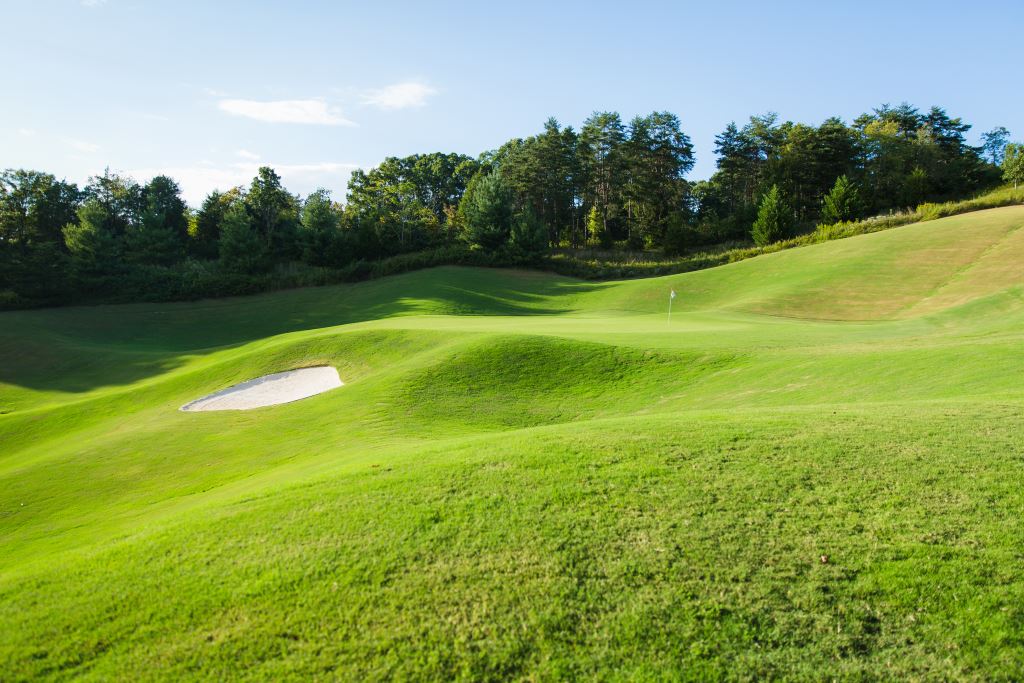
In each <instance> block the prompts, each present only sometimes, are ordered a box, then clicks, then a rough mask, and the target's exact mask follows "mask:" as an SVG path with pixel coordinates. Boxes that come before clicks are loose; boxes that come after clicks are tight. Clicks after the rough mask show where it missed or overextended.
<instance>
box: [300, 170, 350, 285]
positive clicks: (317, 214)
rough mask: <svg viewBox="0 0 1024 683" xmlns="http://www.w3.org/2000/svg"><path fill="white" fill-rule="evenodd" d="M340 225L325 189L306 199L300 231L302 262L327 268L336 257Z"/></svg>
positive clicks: (329, 195)
mask: <svg viewBox="0 0 1024 683" xmlns="http://www.w3.org/2000/svg"><path fill="white" fill-rule="evenodd" d="M339 224H340V215H339V212H338V210H337V209H336V208H335V206H334V202H332V201H331V193H330V192H329V191H328V190H325V189H323V188H320V189H318V190H316V191H315V192H313V193H312V194H310V195H309V196H308V197H306V201H305V202H304V203H303V205H302V215H301V227H300V232H299V242H300V244H301V246H302V260H303V261H305V262H306V263H309V264H310V265H314V266H326V265H330V264H331V262H332V261H333V260H334V257H335V250H336V246H337V243H338V238H339V232H338V227H339Z"/></svg>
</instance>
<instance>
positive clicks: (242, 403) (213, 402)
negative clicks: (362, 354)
mask: <svg viewBox="0 0 1024 683" xmlns="http://www.w3.org/2000/svg"><path fill="white" fill-rule="evenodd" d="M344 385H345V383H344V382H342V381H341V377H339V376H338V370H337V369H336V368H334V367H332V366H330V365H318V366H314V367H309V368H298V369H295V370H286V371H285V372H275V373H272V374H269V375H263V376H262V377H257V378H255V379H250V380H247V381H245V382H240V383H239V384H235V385H232V386H230V387H228V388H226V389H221V390H220V391H215V392H214V393H212V394H207V395H206V396H203V397H201V398H197V399H195V400H194V401H189V402H188V403H186V404H185V405H183V406H181V408H179V409H178V410H180V411H182V412H186V413H195V412H210V411H215V410H252V409H254V408H265V407H268V406H276V405H282V404H284V403H293V402H295V401H301V400H302V399H305V398H310V397H311V396H316V395H317V394H322V393H324V392H326V391H330V390H332V389H337V388H338V387H341V386H344Z"/></svg>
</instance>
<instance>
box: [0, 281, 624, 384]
mask: <svg viewBox="0 0 1024 683" xmlns="http://www.w3.org/2000/svg"><path fill="white" fill-rule="evenodd" d="M607 286H608V285H606V284H602V283H592V282H580V281H577V280H571V279H568V278H563V277H559V276H553V275H550V274H546V273H537V272H531V271H514V270H500V269H487V268H468V267H456V266H447V267H440V268H433V269H429V270H424V271H417V272H413V273H407V274H404V275H399V276H395V277H389V278H383V279H380V280H373V281H369V282H362V283H358V284H352V285H335V286H328V287H312V288H303V289H294V290H288V291H281V292H274V293H269V294H260V295H255V296H248V297H233V298H226V299H209V300H203V301H197V302H181V303H165V304H123V305H103V306H86V307H75V308H60V309H48V310H33V311H14V312H9V313H0V383H3V384H10V385H15V386H19V387H24V388H27V389H32V390H37V391H61V392H68V393H82V392H87V391H90V390H93V389H96V388H99V387H105V386H122V385H126V384H131V383H134V382H136V381H139V380H141V379H144V378H147V377H152V376H155V375H159V374H162V373H165V372H168V371H170V370H173V369H175V368H176V367H179V366H180V365H182V364H183V363H184V361H185V356H187V355H192V356H194V355H197V354H205V353H210V352H211V351H214V350H217V349H222V348H225V347H230V346H238V345H242V344H246V343H249V342H253V341H256V340H259V339H264V338H267V337H272V336H274V335H278V334H284V333H288V332H298V331H302V330H312V329H318V328H323V327H331V326H335V325H343V324H350V323H356V322H364V321H369V320H378V319H382V318H391V317H396V316H403V315H556V314H560V313H568V312H570V311H572V310H573V308H572V306H573V303H574V299H575V297H576V296H578V295H580V294H585V293H587V292H592V291H595V290H598V289H602V288H604V287H607ZM2 403H4V401H3V392H2V389H0V404H2Z"/></svg>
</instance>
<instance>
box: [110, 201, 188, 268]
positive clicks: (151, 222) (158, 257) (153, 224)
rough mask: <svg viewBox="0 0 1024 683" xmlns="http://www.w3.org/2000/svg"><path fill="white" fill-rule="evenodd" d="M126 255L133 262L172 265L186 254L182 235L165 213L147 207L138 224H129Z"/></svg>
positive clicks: (125, 239)
mask: <svg viewBox="0 0 1024 683" xmlns="http://www.w3.org/2000/svg"><path fill="white" fill-rule="evenodd" d="M124 246H125V256H126V258H127V259H128V260H129V261H132V262H133V263H145V264H150V265H163V266H166V265H170V264H172V263H174V262H175V261H178V260H180V259H181V257H182V256H183V255H184V249H183V245H182V243H181V237H180V235H179V233H178V231H177V230H175V229H174V228H172V227H171V226H169V225H167V222H166V220H165V215H164V214H162V213H159V212H157V211H154V210H153V209H147V210H146V211H145V212H144V213H143V214H142V220H141V221H139V223H138V225H132V226H129V228H128V232H127V233H126V234H125V237H124Z"/></svg>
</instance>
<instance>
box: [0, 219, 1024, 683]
mask: <svg viewBox="0 0 1024 683" xmlns="http://www.w3.org/2000/svg"><path fill="white" fill-rule="evenodd" d="M1022 225H1024V211H1022V210H1021V209H1019V208H1013V207H1011V208H1004V209H996V210H992V211H985V212H978V213H973V214H969V215H964V216H958V217H954V218H944V219H941V220H936V221H930V222H928V223H921V224H919V225H914V226H907V227H903V228H899V229H896V230H890V231H885V232H879V233H875V234H871V235H864V236H860V237H856V238H853V239H849V240H842V241H837V242H830V243H828V244H822V245H817V246H812V247H808V248H806V249H799V250H792V251H785V252H779V253H776V254H771V255H766V256H761V257H758V258H756V259H751V260H748V261H744V262H743V263H736V264H733V265H730V266H726V267H723V268H717V269H713V270H707V271H703V272H700V273H692V274H686V275H676V276H671V277H668V278H660V279H656V280H633V281H628V282H615V283H602V284H596V283H583V282H579V281H575V280H571V279H567V278H561V277H558V276H552V275H545V274H536V273H525V272H523V273H520V272H515V271H493V270H477V269H467V268H440V269H435V270H431V271H421V272H416V273H410V274H406V275H402V276H398V277H395V278H386V279H382V280H377V281H373V282H367V283H361V284H358V285H345V286H336V287H327V288H319V289H311V290H294V291H288V292H279V293H275V294H270V295H263V296H259V297H254V298H239V299H233V300H221V301H210V302H199V303H196V304H159V305H130V306H106V307H93V308H68V309H60V310H50V311H22V312H12V313H5V314H2V315H0V350H2V351H3V354H2V356H0V358H2V360H0V406H3V408H4V410H5V411H6V414H5V415H0V632H2V633H3V634H4V638H3V639H0V679H2V680H27V679H55V680H62V679H67V678H84V679H87V680H88V679H93V680H110V679H121V680H182V679H201V680H210V679H232V680H233V679H245V680H283V679H293V680H309V679H311V678H314V679H315V678H340V679H345V680H390V679H412V680H436V679H444V680H448V679H459V680H506V679H527V680H557V679H567V678H568V679H575V678H578V679H595V680H654V679H682V680H708V679H727V680H763V679H772V678H776V679H787V680H822V679H837V680H892V679H911V680H914V679H917V680H1014V679H1016V678H1017V677H1018V675H1019V671H1020V670H1021V669H1022V668H1024V642H1022V638H1024V610H1022V609H1021V605H1022V604H1024V575H1022V574H1021V572H1020V570H1019V568H1020V566H1021V562H1022V560H1024V557H1022V554H1024V551H1022V550H1021V545H1020V538H1021V536H1022V532H1024V528H1022V525H1024V522H1022V521H1021V520H1022V519H1024V516H1022V512H1024V493H1022V492H1024V487H1022V483H1024V460H1022V459H1021V457H1020V454H1021V452H1024V432H1022V431H1021V429H1020V426H1019V425H1020V424H1021V419H1022V418H1024V414H1022V413H1024V401H1022V399H1024V390H1022V386H1024V385H1022V382H1021V381H1020V378H1021V376H1022V370H1024V361H1022V356H1021V354H1020V348H1021V342H1022V341H1024V339H1022V337H1024V305H1022V286H1021V285H1022V283H1021V278H1022V274H1021V271H1020V269H1019V263H1020V260H1019V259H1020V255H1021V245H1020V240H1021V237H1020V235H1021V234H1024V233H1022V231H1020V230H1019V228H1020V227H1021V226H1022ZM670 287H674V288H675V289H676V291H677V292H679V294H680V295H679V297H678V298H677V299H676V304H675V306H676V307H675V309H674V313H673V319H672V323H671V325H669V324H668V321H667V318H666V315H665V314H666V312H667V311H666V308H667V303H668V301H667V294H668V289H669V288H670ZM321 363H329V364H332V365H335V366H337V367H338V368H339V371H340V373H341V376H342V379H343V380H344V381H345V383H346V385H345V387H344V388H342V389H340V390H338V391H334V392H329V393H326V394H323V395H320V396H317V397H314V398H311V399H308V400H305V401H301V402H298V403H294V404H288V405H282V406H275V407H271V408H266V409H260V410H256V411H248V412H238V413H181V412H179V411H178V410H177V408H178V407H179V406H180V405H181V404H183V403H185V402H186V401H188V400H190V399H192V398H195V397H196V396H200V395H203V394H205V393H207V392H209V391H213V390H216V389H218V388H222V387H224V386H227V385H230V384H232V383H235V382H237V381H240V380H243V379H247V378H250V377H253V376H257V375H260V374H264V373H266V372H272V371H277V370H286V369H290V368H294V367H302V366H304V365H314V364H321Z"/></svg>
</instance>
